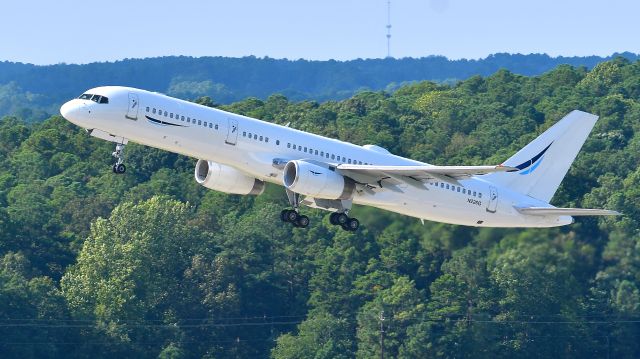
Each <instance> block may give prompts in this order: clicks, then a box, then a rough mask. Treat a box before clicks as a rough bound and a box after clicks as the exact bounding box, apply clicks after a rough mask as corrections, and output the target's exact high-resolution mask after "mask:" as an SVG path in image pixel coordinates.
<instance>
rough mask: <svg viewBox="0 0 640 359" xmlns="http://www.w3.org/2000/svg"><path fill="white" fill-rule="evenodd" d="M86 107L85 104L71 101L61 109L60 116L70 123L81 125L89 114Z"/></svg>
mask: <svg viewBox="0 0 640 359" xmlns="http://www.w3.org/2000/svg"><path fill="white" fill-rule="evenodd" d="M85 107H86V106H85V105H84V104H82V103H78V102H76V101H74V100H71V101H69V102H67V103H65V104H64V105H62V107H60V114H61V115H62V117H64V118H65V119H67V120H68V121H70V122H73V123H75V124H77V125H79V124H80V123H79V122H81V121H82V120H83V119H84V118H85V117H86V115H88V114H89V112H88V111H87V110H86V108H85Z"/></svg>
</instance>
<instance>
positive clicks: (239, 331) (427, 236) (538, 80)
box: [0, 58, 640, 358]
mask: <svg viewBox="0 0 640 359" xmlns="http://www.w3.org/2000/svg"><path fill="white" fill-rule="evenodd" d="M180 88H182V87H180ZM185 88H188V87H185ZM197 101H198V102H199V103H205V104H209V105H212V106H219V107H221V108H223V109H225V110H228V111H232V112H236V113H241V114H244V115H248V116H252V117H256V118H260V119H263V120H265V121H270V122H275V123H280V124H284V123H290V124H291V126H292V127H294V128H297V129H301V130H305V131H310V132H313V133H317V134H321V135H325V136H330V137H336V138H340V139H341V140H345V141H350V142H353V143H356V144H360V145H364V144H377V145H380V146H382V147H385V148H388V149H389V150H390V151H391V152H393V153H395V154H398V155H402V156H408V157H411V158H414V159H417V160H422V161H425V162H428V163H433V164H442V165H445V164H449V165H461V164H471V165H477V164H486V163H500V162H501V161H503V160H505V159H506V158H508V157H509V156H510V155H511V154H513V153H514V152H515V151H516V150H517V149H519V148H521V147H522V146H523V145H524V144H526V143H527V142H529V141H530V140H531V139H532V138H534V137H535V136H536V135H537V134H539V133H541V132H542V131H544V130H545V129H547V128H548V127H550V126H551V125H553V124H554V123H555V122H556V121H558V120H559V119H560V118H562V117H563V116H564V115H565V114H567V113H568V112H570V111H571V110H574V109H579V110H583V111H588V112H592V113H595V114H598V115H599V116H600V120H599V121H598V123H597V124H596V126H595V128H594V130H593V132H592V133H591V135H590V137H589V138H588V140H587V142H586V143H585V146H584V147H583V149H582V151H581V152H580V154H579V155H578V157H577V159H576V162H575V163H574V164H573V166H572V167H571V169H570V171H569V173H568V175H567V177H566V178H565V180H564V181H563V183H562V185H561V187H560V188H559V190H558V192H557V194H556V195H555V197H554V198H553V200H552V203H553V204H554V205H557V206H575V207H596V208H597V207H603V208H609V209H614V210H618V211H620V212H622V213H624V216H623V217H619V218H599V219H594V218H584V219H579V220H578V221H577V222H576V223H575V224H573V225H570V226H566V227H561V228H552V229H491V228H485V229H478V228H472V227H464V226H454V225H445V224H439V223H430V222H427V223H425V224H424V225H423V224H421V223H420V221H418V220H416V219H414V218H408V217H403V216H400V215H396V214H392V213H389V212H384V211H381V210H376V209H372V208H366V207H356V208H354V210H353V212H355V215H356V216H357V217H358V218H359V219H360V220H361V223H362V226H361V229H360V230H359V231H358V232H357V233H351V232H345V231H342V230H340V229H337V228H336V227H335V226H332V225H330V224H329V219H328V216H327V214H326V212H320V211H317V210H308V211H307V212H308V213H309V214H310V216H311V217H312V220H311V223H312V224H311V226H310V227H309V228H307V229H305V230H301V229H296V228H292V227H291V226H284V225H283V224H282V223H281V222H280V220H279V213H280V210H281V209H282V208H284V207H286V205H287V201H286V197H285V195H284V191H283V189H282V188H281V187H278V186H269V187H268V188H267V191H266V192H265V193H264V194H263V195H261V196H258V197H241V196H235V195H226V194H222V193H218V192H214V191H210V190H207V189H205V188H203V187H200V186H198V185H197V184H196V182H195V181H194V180H193V178H192V176H193V166H194V164H195V159H192V158H186V157H183V156H178V155H175V154H172V153H168V152H164V151H161V150H157V149H153V148H147V147H143V146H139V145H135V144H131V145H129V146H128V147H127V163H128V165H129V170H128V172H127V174H126V175H123V176H116V175H114V174H113V173H112V172H111V169H110V163H111V157H110V154H111V152H112V150H113V148H112V145H111V144H110V143H107V142H103V141H100V140H97V139H94V138H91V137H89V136H88V135H87V134H86V133H85V132H84V131H83V130H82V129H80V128H78V127H76V126H74V125H72V124H70V123H69V122H67V121H65V120H64V119H63V118H61V117H60V116H52V117H50V118H48V119H47V120H45V121H43V122H40V123H30V122H26V121H24V120H23V119H21V118H17V117H4V118H3V119H2V120H1V121H0V353H2V357H5V358H43V357H65V358H87V357H92V358H103V357H104V358H111V357H131V358H155V357H159V358H194V357H198V358H200V357H203V358H228V357H272V358H354V357H355V358H371V357H375V356H378V355H379V354H380V351H381V349H384V352H385V355H387V357H397V358H424V357H441V358H450V357H457V358H461V357H462V358H478V357H481V358H484V357H493V358H511V357H561V358H573V357H605V356H610V357H622V358H633V357H640V341H638V335H640V322H639V318H640V282H639V280H640V251H639V248H640V235H639V233H640V232H639V229H640V223H639V220H640V189H639V188H640V186H639V185H640V170H639V169H638V163H640V62H638V61H636V62H631V61H629V60H626V59H623V58H616V59H614V60H611V61H608V62H604V63H600V64H598V65H596V66H595V67H594V68H593V69H592V70H587V69H586V68H584V67H572V66H569V65H562V66H558V67H556V68H554V69H553V70H551V71H548V72H545V73H543V74H541V75H539V76H523V75H518V74H515V73H513V72H510V71H507V70H500V71H497V72H495V73H493V74H491V75H489V76H486V77H482V76H473V77H470V78H468V79H466V80H464V81H459V82H456V83H451V84H446V83H437V82H429V81H425V82H418V83H413V84H408V85H406V86H402V87H400V88H398V89H396V90H394V91H390V92H386V91H362V92H359V93H358V94H356V95H355V96H353V97H350V98H347V99H344V100H340V101H326V102H316V101H312V100H305V101H292V100H290V99H289V98H287V97H285V96H284V95H282V94H273V95H269V96H267V97H266V98H264V99H259V98H246V99H244V100H242V101H237V102H234V103H231V104H228V105H216V103H218V104H219V103H221V101H219V99H217V98H213V99H211V98H199V99H197ZM381 318H384V321H382V320H381ZM381 321H382V327H383V329H384V344H383V347H381V345H380V329H381Z"/></svg>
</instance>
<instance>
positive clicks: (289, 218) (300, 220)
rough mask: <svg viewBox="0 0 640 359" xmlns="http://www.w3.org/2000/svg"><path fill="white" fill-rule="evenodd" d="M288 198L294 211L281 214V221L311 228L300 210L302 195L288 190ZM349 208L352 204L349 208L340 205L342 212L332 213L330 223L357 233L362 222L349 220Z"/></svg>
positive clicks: (339, 208) (287, 210) (284, 210)
mask: <svg viewBox="0 0 640 359" xmlns="http://www.w3.org/2000/svg"><path fill="white" fill-rule="evenodd" d="M287 198H288V199H289V204H290V205H291V207H293V209H283V210H282V212H280V219H281V220H282V222H286V223H291V224H293V225H294V226H295V227H298V228H307V227H308V226H309V217H307V216H305V215H301V214H300V213H299V209H298V208H299V207H300V194H298V193H295V192H293V191H290V190H289V189H287ZM323 208H327V207H323ZM333 208H336V207H333ZM349 208H351V203H350V202H349V205H348V207H347V206H343V205H340V206H339V207H338V210H339V211H340V212H335V213H331V216H330V217H329V221H330V222H331V224H333V225H334V226H340V227H342V229H344V230H345V231H349V232H355V231H357V230H358V228H359V227H360V221H358V220H357V219H355V218H349V216H348V213H349Z"/></svg>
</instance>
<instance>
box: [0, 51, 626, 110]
mask: <svg viewBox="0 0 640 359" xmlns="http://www.w3.org/2000/svg"><path fill="white" fill-rule="evenodd" d="M616 56H622V57H624V58H627V59H628V60H630V61H635V60H637V59H638V55H637V54H633V53H628V52H626V53H622V54H614V55H612V56H608V57H599V56H584V57H579V56H575V57H562V56H560V57H550V56H548V55H546V54H529V55H521V54H504V53H500V54H494V55H490V56H488V57H486V58H484V59H477V60H476V59H470V60H467V59H460V60H449V59H447V58H446V57H443V56H429V57H423V58H401V59H393V58H386V59H356V60H350V61H334V60H328V61H308V60H303V59H298V60H287V59H273V58H269V57H264V58H256V57H254V56H247V57H242V58H229V57H200V58H193V57H187V56H179V57H176V56H171V57H159V58H146V59H125V60H122V61H116V62H104V63H90V64H84V65H74V64H56V65H49V66H35V65H31V64H22V63H13V62H7V61H5V62H0V116H5V115H14V114H18V116H19V117H21V118H24V119H26V120H30V121H40V120H43V119H45V118H47V117H49V114H58V109H59V108H60V105H62V103H63V102H64V101H67V100H68V99H69V98H73V97H76V96H78V95H80V94H81V93H82V92H84V91H85V90H87V89H89V88H92V87H96V86H103V85H122V86H132V87H138V88H143V89H146V90H151V91H159V92H163V93H167V94H168V95H171V96H175V97H179V98H183V99H193V98H196V97H200V96H210V97H212V98H215V100H216V102H217V103H222V104H229V103H232V102H236V101H240V100H242V99H245V98H247V97H257V98H260V99H262V100H265V99H266V98H267V97H269V96H270V95H271V94H274V93H279V94H283V95H285V96H287V98H288V99H290V100H292V101H303V100H315V101H327V100H342V99H346V98H349V97H351V96H353V95H354V94H356V93H358V92H361V91H366V90H370V91H382V90H385V91H394V90H396V89H397V88H399V87H400V86H402V85H404V84H407V83H412V82H419V81H424V80H430V81H434V82H438V83H455V82H456V81H458V80H464V79H467V78H469V77H472V76H475V75H481V76H489V75H491V74H493V73H494V72H496V71H498V70H499V69H507V70H509V71H511V72H514V73H517V74H521V75H527V76H532V75H540V74H542V73H544V72H546V71H549V70H551V69H553V68H555V67H557V66H558V65H561V64H568V65H572V66H575V67H580V66H585V67H586V68H588V69H590V68H593V67H594V66H595V65H597V64H598V63H600V62H603V61H606V60H610V59H612V58H613V57H616Z"/></svg>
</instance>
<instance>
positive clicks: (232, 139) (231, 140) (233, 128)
mask: <svg viewBox="0 0 640 359" xmlns="http://www.w3.org/2000/svg"><path fill="white" fill-rule="evenodd" d="M228 120H229V126H228V128H227V139H226V140H225V141H224V142H225V143H226V144H228V145H232V146H235V145H236V142H238V120H237V119H235V118H231V117H229V118H228Z"/></svg>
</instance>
